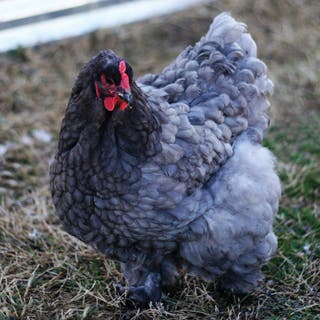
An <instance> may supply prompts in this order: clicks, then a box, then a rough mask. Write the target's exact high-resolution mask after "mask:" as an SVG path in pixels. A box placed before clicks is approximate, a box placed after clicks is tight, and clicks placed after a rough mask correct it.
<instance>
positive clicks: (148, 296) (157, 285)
mask: <svg viewBox="0 0 320 320" xmlns="http://www.w3.org/2000/svg"><path fill="white" fill-rule="evenodd" d="M115 287H116V290H117V291H118V292H119V293H120V294H123V293H125V292H126V297H127V299H128V300H130V301H131V302H132V303H133V304H134V305H135V306H136V307H146V306H148V305H149V303H150V302H152V304H155V303H156V302H159V301H160V299H161V295H162V293H161V276H160V274H159V273H150V274H149V275H148V276H147V279H146V281H145V283H144V285H142V286H130V287H126V286H122V285H119V284H117V285H116V286H115Z"/></svg>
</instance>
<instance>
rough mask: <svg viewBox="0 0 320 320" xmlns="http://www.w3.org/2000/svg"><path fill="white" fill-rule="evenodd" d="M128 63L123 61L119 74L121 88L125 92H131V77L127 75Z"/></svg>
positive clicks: (120, 64)
mask: <svg viewBox="0 0 320 320" xmlns="http://www.w3.org/2000/svg"><path fill="white" fill-rule="evenodd" d="M126 69H127V67H126V63H125V62H124V61H123V60H121V61H120V63H119V72H120V74H121V86H122V88H123V89H125V90H130V84H129V77H128V75H127V74H126Z"/></svg>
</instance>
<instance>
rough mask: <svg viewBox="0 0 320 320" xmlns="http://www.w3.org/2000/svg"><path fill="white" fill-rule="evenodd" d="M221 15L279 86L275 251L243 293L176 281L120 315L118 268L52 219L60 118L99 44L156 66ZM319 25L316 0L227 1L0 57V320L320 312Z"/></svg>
mask: <svg viewBox="0 0 320 320" xmlns="http://www.w3.org/2000/svg"><path fill="white" fill-rule="evenodd" d="M221 10H227V11H231V12H232V13H233V15H234V16H236V17H237V18H239V19H242V20H243V21H245V22H246V23H247V24H248V26H249V29H250V31H251V32H252V33H253V35H254V38H255V39H256V40H257V42H258V46H259V48H260V50H259V51H260V56H261V57H262V58H263V59H264V60H265V61H266V62H267V64H268V65H269V69H270V73H271V76H272V78H273V80H274V82H275V85H276V91H275V95H274V97H273V101H272V103H273V127H272V128H271V130H270V134H269V136H268V140H267V141H266V144H267V145H268V146H269V147H270V148H271V149H273V150H274V152H275V153H276V155H277V156H278V158H279V172H280V175H281V177H282V180H283V188H284V196H283V200H282V204H281V208H280V211H279V215H278V217H277V220H276V225H275V229H276V233H277V235H278V237H279V251H278V254H277V256H276V257H275V258H274V259H273V260H272V261H271V263H270V264H269V265H268V266H267V267H266V268H265V272H266V275H267V278H266V282H265V285H264V287H263V288H262V289H261V290H260V291H258V292H256V293H254V294H252V295H248V296H244V297H236V296H234V295H232V294H231V293H225V292H221V291H220V290H219V289H218V288H216V287H215V285H214V284H207V283H205V282H203V281H200V280H199V279H195V278H192V277H183V276H181V278H180V279H179V281H178V283H177V286H176V288H175V289H174V290H173V291H171V292H170V293H169V294H168V295H167V296H166V297H165V299H164V301H163V304H162V305H160V306H158V308H150V309H147V310H144V311H141V310H131V311H128V310H125V308H124V299H123V297H120V296H118V295H117V294H116V292H115V288H114V286H113V283H116V282H121V281H123V278H122V275H121V273H120V272H119V268H118V265H117V264H116V263H114V262H112V261H109V260H106V259H105V258H104V257H103V256H102V255H100V254H98V253H96V252H94V251H93V250H92V249H90V248H88V247H86V246H85V245H83V244H82V243H80V242H79V241H77V240H76V239H74V238H72V237H71V236H69V235H67V234H66V233H64V232H63V231H62V230H61V226H60V224H59V222H58V220H57V218H56V217H55V215H54V210H53V207H52V203H51V199H50V194H49V190H48V163H49V159H50V156H51V154H52V152H53V149H54V146H55V143H56V140H55V139H56V136H57V132H58V129H59V123H60V120H61V117H62V113H63V110H64V108H65V105H66V101H67V99H68V95H69V92H70V89H71V86H72V83H73V78H74V76H75V75H76V73H77V72H78V70H79V68H80V66H81V64H82V63H83V62H85V61H86V60H88V59H89V57H90V56H92V55H93V54H94V53H95V52H97V51H98V50H100V49H103V48H107V47H108V48H113V49H114V50H115V51H116V52H118V53H119V54H121V55H123V56H125V57H126V58H127V60H129V61H130V63H131V64H132V65H133V66H134V67H135V70H136V72H137V73H138V74H141V73H144V72H146V71H159V70H161V68H162V67H163V66H165V65H166V64H167V63H168V62H169V61H170V60H171V59H172V58H173V57H174V56H175V55H176V54H177V53H179V52H180V51H181V50H182V49H183V48H184V47H185V46H186V45H188V44H190V43H194V42H195V41H196V40H197V39H198V38H199V36H200V35H202V34H203V33H204V32H205V31H206V29H207V27H208V25H209V23H210V20H211V17H213V16H215V15H216V14H217V13H218V12H219V11H221ZM319 23H320V6H319V4H318V1H317V0H315V1H302V0H295V1H294V0H284V1H275V0H271V1H267V0H262V1H256V2H255V1H253V0H238V1H231V0H230V1H224V2H221V3H215V4H208V5H204V6H200V7H197V8H194V9H193V10H189V11H186V12H183V13H179V14H176V15H174V16H169V17H162V18H157V19H153V20H151V21H148V22H144V23H137V24H134V25H130V26H123V27H120V28H117V29H113V30H109V31H105V30H101V31H98V32H95V33H93V34H90V35H88V36H85V37H81V38H77V39H72V40H66V41H61V42H59V43H54V44H50V45H45V46H39V47H36V48H33V49H27V50H23V49H17V50H14V51H12V52H11V53H8V54H2V55H0V65H1V75H0V87H1V91H0V181H1V186H0V201H1V202H0V203H1V206H0V261H1V266H0V319H1V320H2V319H212V320H213V319H290V320H291V319H320V317H319V313H320V307H319V304H320V296H319V290H320V261H319V256H320V246H319V243H320V222H319V220H320V219H319V218H320V217H319V200H318V199H319V196H320V167H319V163H320V161H319V160H320V147H319V136H320V115H319V100H320V87H319V79H320V77H319V68H318V66H319V62H320V34H319V32H318V26H319ZM39 129H44V130H46V132H48V133H49V134H51V136H52V137H53V139H52V140H50V139H48V140H45V137H43V136H40V138H39V137H38V135H37V130H39Z"/></svg>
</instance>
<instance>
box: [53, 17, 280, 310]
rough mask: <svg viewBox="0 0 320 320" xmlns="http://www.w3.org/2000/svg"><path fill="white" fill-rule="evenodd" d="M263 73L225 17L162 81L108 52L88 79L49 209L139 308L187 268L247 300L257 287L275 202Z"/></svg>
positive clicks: (91, 66) (66, 137)
mask: <svg viewBox="0 0 320 320" xmlns="http://www.w3.org/2000/svg"><path fill="white" fill-rule="evenodd" d="M266 72H267V67H266V65H265V64H264V63H263V62H262V61H261V60H259V59H258V58H257V50H256V44H255V42H254V41H253V40H252V38H251V36H250V34H248V33H247V32H246V26H245V25H244V24H243V23H239V22H236V21H235V20H234V19H233V18H232V17H231V16H230V15H229V14H227V13H222V14H220V15H219V16H218V17H216V19H215V20H214V21H213V23H212V25H211V26H210V29H209V31H208V33H207V34H206V35H205V36H204V37H203V38H202V39H201V40H200V41H199V42H198V43H196V44H195V46H194V47H191V46H190V47H188V48H186V49H185V50H184V51H183V52H182V53H181V54H180V55H179V56H178V57H177V58H176V59H175V60H174V61H173V62H172V63H171V64H170V65H169V66H168V67H167V68H165V69H164V70H163V72H162V73H159V74H148V75H146V76H144V77H142V78H140V79H138V80H137V82H135V80H134V78H133V71H132V68H131V66H130V65H129V64H128V62H126V61H125V60H124V59H122V58H120V57H118V56H117V55H116V54H115V53H114V52H112V51H110V50H105V51H102V52H100V53H98V54H97V55H96V56H95V57H93V58H92V59H91V60H90V61H89V62H88V63H87V64H85V65H84V66H83V68H82V69H81V71H80V73H79V75H78V77H77V79H76V81H75V84H74V87H73V89H72V92H71V97H70V100H69V103H68V106H67V109H66V112H65V117H64V119H63V121H62V127H61V132H60V138H59V144H58V150H57V152H56V154H55V157H54V160H53V162H52V164H51V168H50V177H51V191H52V197H53V202H54V205H55V208H56V212H57V215H58V216H59V218H60V219H61V220H62V222H63V225H64V227H65V229H66V230H67V231H68V232H69V233H70V234H71V235H73V236H75V237H77V238H79V239H80V240H82V241H83V242H85V243H88V244H90V245H91V246H93V247H94V248H96V249H98V250H100V251H101V252H103V253H104V254H106V256H107V257H108V258H110V259H115V260H118V261H120V262H121V268H122V271H123V273H124V276H125V278H126V280H127V281H128V283H129V286H128V287H127V289H126V290H127V294H128V297H129V298H130V299H132V300H133V301H135V302H136V303H137V304H141V305H143V304H147V303H148V302H150V301H151V302H156V301H159V300H160V299H161V291H162V287H163V286H167V285H172V284H173V283H174V280H175V278H176V276H177V275H178V270H181V269H184V270H185V271H186V272H188V273H191V274H194V275H197V276H199V277H201V278H202V279H204V280H206V281H213V280H215V279H219V281H220V283H221V285H222V286H223V287H224V288H227V289H232V290H234V292H240V293H245V292H250V291H251V290H253V289H254V288H255V287H256V286H257V285H258V283H259V281H260V280H261V279H262V273H261V267H262V266H263V265H264V264H265V263H266V262H267V261H268V260H269V258H270V257H271V256H272V255H273V254H274V252H275V251H276V247H277V240H276V237H275V235H274V233H273V232H272V224H273V219H274V215H275V213H276V212H277V209H278V202H279V198H280V183H279V179H278V176H277V175H276V173H275V171H274V157H273V156H272V154H271V153H270V152H269V151H268V150H267V149H266V148H264V147H262V146H261V141H262V139H263V136H264V133H265V130H266V129H267V127H268V125H269V116H268V110H269V102H268V100H267V96H268V94H270V93H271V92H272V87H273V86H272V82H271V81H270V80H269V79H268V77H267V74H266ZM123 288H124V287H120V290H121V289H123Z"/></svg>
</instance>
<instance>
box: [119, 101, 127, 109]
mask: <svg viewBox="0 0 320 320" xmlns="http://www.w3.org/2000/svg"><path fill="white" fill-rule="evenodd" d="M127 106H128V102H125V101H121V104H120V107H119V109H120V110H121V111H123V110H125V108H126V107H127Z"/></svg>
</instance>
